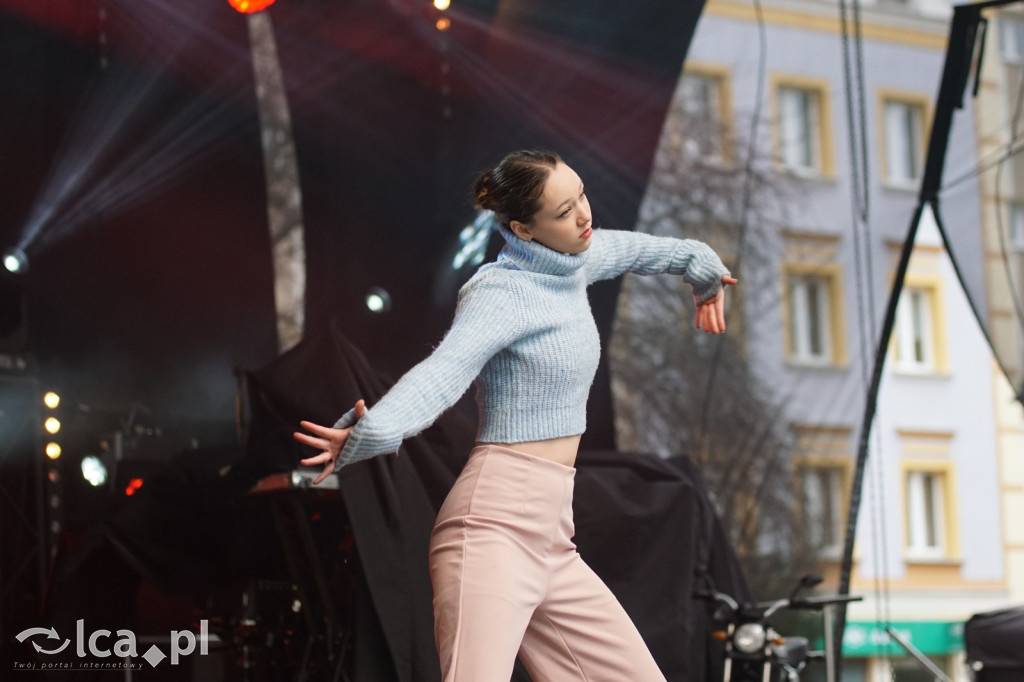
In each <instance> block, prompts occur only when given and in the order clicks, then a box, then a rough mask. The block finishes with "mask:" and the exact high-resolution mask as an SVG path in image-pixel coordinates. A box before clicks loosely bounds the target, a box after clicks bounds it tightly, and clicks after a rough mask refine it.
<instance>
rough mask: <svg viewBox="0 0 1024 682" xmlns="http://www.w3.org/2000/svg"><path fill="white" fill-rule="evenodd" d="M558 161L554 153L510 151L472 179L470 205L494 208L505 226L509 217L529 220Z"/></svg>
mask: <svg viewBox="0 0 1024 682" xmlns="http://www.w3.org/2000/svg"><path fill="white" fill-rule="evenodd" d="M561 161H562V159H561V158H559V156H558V154H555V153H554V152H546V151H529V150H526V151H518V152H512V153H511V154H509V155H508V156H506V157H505V158H504V159H502V160H501V163H499V164H498V165H497V166H495V167H494V169H493V170H489V171H487V172H486V173H484V174H483V175H481V176H480V178H479V179H478V180H477V181H476V184H475V185H474V186H473V192H474V195H475V196H476V201H475V204H474V205H475V206H476V207H477V208H480V209H487V210H490V211H494V213H495V214H496V215H497V216H498V219H499V220H501V222H503V223H505V224H506V225H507V224H508V223H510V222H511V221H513V220H518V221H519V222H521V223H529V222H530V221H531V220H533V216H534V215H536V213H537V211H538V210H540V197H541V194H543V193H544V183H545V182H547V179H548V175H549V174H550V173H551V171H552V170H553V169H554V168H555V166H557V165H558V164H559V163H561Z"/></svg>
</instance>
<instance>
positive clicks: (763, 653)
mask: <svg viewBox="0 0 1024 682" xmlns="http://www.w3.org/2000/svg"><path fill="white" fill-rule="evenodd" d="M821 581H822V579H821V578H820V577H819V576H804V577H803V578H801V580H800V582H799V584H798V585H797V586H796V588H794V589H793V591H792V592H791V593H790V595H789V597H788V598H786V599H777V600H775V601H770V602H759V603H743V604H741V603H739V602H737V601H736V600H735V599H733V598H732V597H731V596H729V595H728V594H725V593H723V592H718V591H717V590H715V589H714V588H713V587H711V586H709V587H708V588H707V589H704V590H701V591H698V592H697V594H696V596H697V597H698V598H700V599H704V600H706V601H710V602H712V603H714V604H715V605H716V608H715V611H714V613H713V615H712V617H711V618H712V633H711V636H712V638H713V639H715V640H716V641H718V642H722V643H723V644H724V653H723V656H724V663H725V666H724V671H723V677H722V682H799V680H800V673H801V671H802V670H803V669H804V667H805V666H806V665H807V663H808V661H812V660H824V661H825V664H826V671H827V676H828V680H829V681H830V682H831V681H832V680H833V679H834V674H833V671H834V670H835V662H834V656H833V652H832V646H831V643H832V633H831V630H832V627H831V626H832V619H831V614H830V613H829V611H828V610H829V608H830V607H831V606H833V605H835V604H848V603H850V602H854V601H860V600H861V599H863V597H862V596H859V595H838V594H837V595H822V596H809V597H802V596H800V593H801V592H803V591H804V590H808V589H810V588H812V587H815V586H817V585H818V584H820V583H821ZM782 609H791V610H810V611H818V612H820V613H822V616H823V620H824V625H825V649H824V650H823V651H811V650H810V648H809V645H808V641H807V638H806V637H784V636H782V635H781V634H779V633H778V632H777V631H776V630H775V628H774V627H773V626H772V617H773V616H774V615H775V614H776V613H778V612H779V611H780V610H782Z"/></svg>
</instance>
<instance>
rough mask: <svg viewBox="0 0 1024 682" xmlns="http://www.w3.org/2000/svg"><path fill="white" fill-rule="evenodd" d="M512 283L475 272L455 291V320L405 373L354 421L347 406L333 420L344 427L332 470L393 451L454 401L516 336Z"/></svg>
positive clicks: (518, 327) (517, 323)
mask: <svg viewBox="0 0 1024 682" xmlns="http://www.w3.org/2000/svg"><path fill="white" fill-rule="evenodd" d="M512 285H513V283H512V282H510V281H508V280H507V278H502V277H495V276H490V275H488V276H478V277H477V278H474V279H473V280H470V281H469V282H468V283H467V284H466V286H465V287H463V290H462V291H461V292H460V293H459V302H458V305H457V306H456V310H455V320H454V322H453V323H452V326H451V328H450V329H449V330H448V332H447V333H446V334H445V337H444V339H442V341H441V343H440V344H439V345H438V346H437V348H436V349H434V352H433V353H431V354H430V356H429V357H427V358H426V359H425V360H423V361H422V362H420V363H419V364H418V365H416V366H415V367H413V368H412V369H410V370H409V371H408V372H406V373H405V374H404V375H403V376H402V378H401V379H399V380H398V382H397V383H395V385H394V386H392V387H391V390H389V391H388V392H387V393H386V394H384V396H383V397H382V398H381V399H380V400H379V401H377V404H376V405H374V406H373V407H372V408H370V409H368V410H367V411H366V412H365V413H364V414H363V417H362V418H361V419H360V420H359V421H358V422H356V421H355V412H354V410H349V412H347V413H346V414H345V415H344V416H343V417H342V418H341V419H339V420H338V422H337V423H336V424H335V427H336V428H348V427H349V426H352V424H353V423H354V424H355V427H354V428H353V429H352V431H351V432H350V433H349V437H348V441H347V442H346V443H345V447H344V448H342V451H341V455H340V456H339V457H338V462H337V465H336V466H335V470H336V471H337V470H338V469H340V468H341V467H343V466H345V465H346V464H351V463H353V462H358V461H360V460H363V459H367V458H369V457H373V456H374V455H380V454H385V453H390V452H396V451H397V450H398V447H399V445H401V444H402V441H403V440H405V439H406V438H409V437H411V436H414V435H416V434H417V433H419V432H420V431H423V430H424V429H425V428H427V427H428V426H430V425H431V424H433V423H434V421H435V420H436V419H437V418H438V417H439V416H440V415H441V413H443V412H444V411H445V410H447V409H448V408H449V407H451V406H452V405H454V404H455V402H456V401H457V400H458V399H459V398H460V397H461V396H462V394H463V393H465V392H466V389H467V388H469V386H470V384H471V383H472V382H473V380H474V379H475V378H476V377H477V375H478V374H479V373H480V370H481V369H483V366H484V364H486V362H487V361H488V360H489V359H490V358H491V357H492V356H493V355H494V354H495V353H497V352H498V351H500V350H501V349H503V348H505V347H506V346H508V345H509V344H511V343H512V342H513V341H514V340H515V339H516V338H518V336H519V335H520V334H521V331H520V330H521V329H522V328H523V324H522V320H521V319H520V318H519V317H518V316H517V315H516V310H515V306H514V303H513V301H514V300H515V298H516V297H514V296H513V295H512V294H511V292H510V291H509V287H510V286H512Z"/></svg>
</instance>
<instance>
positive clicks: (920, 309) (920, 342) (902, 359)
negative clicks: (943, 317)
mask: <svg viewBox="0 0 1024 682" xmlns="http://www.w3.org/2000/svg"><path fill="white" fill-rule="evenodd" d="M935 295H936V292H935V291H934V290H933V289H932V288H931V287H920V286H907V287H905V288H904V289H903V291H902V292H901V293H900V302H899V307H898V308H897V309H896V342H897V344H898V354H897V357H898V359H899V362H898V367H899V369H900V370H901V371H904V372H912V373H916V374H927V373H930V372H934V371H936V369H937V367H938V362H937V353H936V343H935V340H936V338H935V335H936V329H935V319H934V316H933V314H932V311H933V310H934V305H935V301H934V298H933V297H934V296H935Z"/></svg>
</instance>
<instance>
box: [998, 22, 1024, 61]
mask: <svg viewBox="0 0 1024 682" xmlns="http://www.w3.org/2000/svg"><path fill="white" fill-rule="evenodd" d="M999 54H1000V55H1001V56H1002V58H1003V61H1004V62H1006V63H1007V64H1020V63H1022V62H1024V17H1017V16H1011V15H1009V14H1001V15H999Z"/></svg>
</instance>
